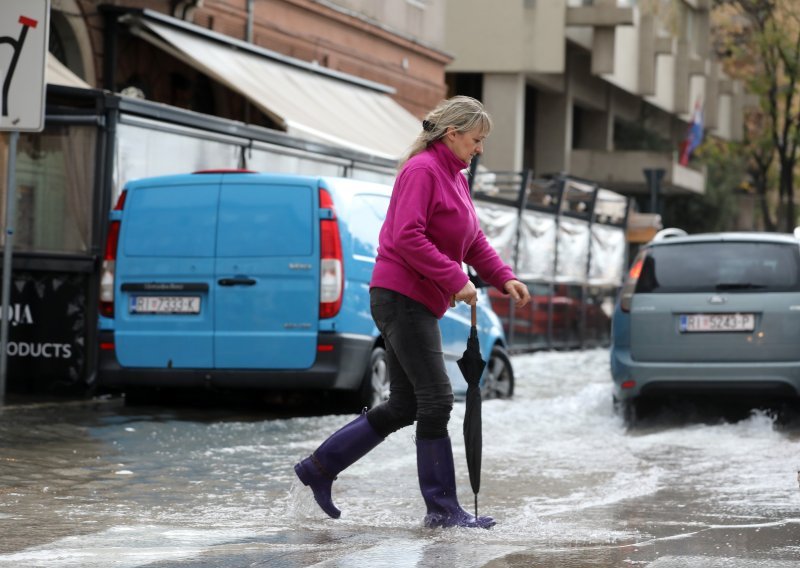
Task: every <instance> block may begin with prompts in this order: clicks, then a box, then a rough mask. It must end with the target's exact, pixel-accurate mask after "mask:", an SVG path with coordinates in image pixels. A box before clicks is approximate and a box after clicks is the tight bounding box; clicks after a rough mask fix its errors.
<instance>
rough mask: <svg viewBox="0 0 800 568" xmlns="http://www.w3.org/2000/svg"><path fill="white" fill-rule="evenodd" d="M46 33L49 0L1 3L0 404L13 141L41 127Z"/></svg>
mask: <svg viewBox="0 0 800 568" xmlns="http://www.w3.org/2000/svg"><path fill="white" fill-rule="evenodd" d="M49 34H50V0H0V80H2V85H0V131H4V130H6V131H10V132H11V134H10V136H9V139H8V171H7V172H6V173H7V183H6V223H5V227H4V236H5V241H4V242H3V277H2V289H1V290H0V312H2V318H1V319H0V404H2V403H3V402H4V399H5V391H6V374H7V371H8V361H7V358H8V357H7V352H6V349H7V346H8V310H7V309H5V306H8V305H9V304H10V301H9V300H10V297H11V270H12V263H11V257H12V254H13V250H14V225H15V222H16V211H17V209H16V204H17V182H16V179H15V171H16V168H17V141H18V140H19V133H20V131H27V132H40V131H42V130H43V129H44V103H45V78H44V74H45V67H46V63H47V42H48V39H49Z"/></svg>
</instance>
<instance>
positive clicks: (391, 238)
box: [295, 96, 530, 528]
mask: <svg viewBox="0 0 800 568" xmlns="http://www.w3.org/2000/svg"><path fill="white" fill-rule="evenodd" d="M491 127H492V122H491V118H490V117H489V115H488V114H487V113H486V111H485V110H484V108H483V105H482V104H481V103H480V102H479V101H477V100H475V99H473V98H470V97H465V96H456V97H453V98H451V99H448V100H445V101H442V102H441V103H440V104H439V105H438V106H437V107H436V108H435V109H433V110H432V111H431V112H430V113H428V115H427V116H426V117H425V120H423V121H422V131H421V132H420V134H419V136H418V137H417V140H416V141H415V143H414V145H413V146H412V147H411V150H410V151H409V155H408V157H407V158H406V160H405V161H404V162H403V164H402V165H401V168H400V171H399V173H398V175H397V178H396V180H395V184H394V189H393V190H392V197H391V201H390V203H389V209H388V211H387V214H386V219H385V221H384V224H383V227H382V228H381V232H380V237H379V246H378V255H377V259H376V263H375V269H374V271H373V275H372V280H371V282H370V306H371V310H372V317H373V319H374V320H375V325H376V326H377V327H378V330H379V331H380V332H381V335H382V336H383V340H384V343H385V346H386V364H387V370H388V373H389V381H390V385H389V388H390V394H389V399H388V400H387V401H386V402H384V403H383V404H380V405H378V406H376V407H375V408H372V409H370V410H369V411H368V412H365V413H363V414H361V415H360V416H359V417H358V418H356V419H355V420H354V421H352V422H350V423H349V424H347V425H345V426H344V427H343V428H342V429H340V430H338V431H337V432H335V433H334V434H333V435H332V436H331V437H330V438H328V439H327V440H326V441H325V442H323V443H322V445H321V446H320V447H319V448H318V449H317V450H316V451H315V452H314V453H313V454H312V455H311V456H309V457H308V458H306V459H304V460H302V461H301V462H300V463H298V464H297V465H295V472H296V473H297V476H298V477H299V478H300V480H301V481H302V482H303V484H304V485H308V486H310V487H311V489H312V491H313V492H314V498H315V499H316V501H317V503H318V504H319V506H320V507H321V508H322V509H323V511H325V512H326V513H327V514H328V515H329V516H331V517H333V518H338V517H339V515H340V511H339V509H337V508H336V506H335V505H334V504H333V501H332V499H331V485H332V483H333V481H334V480H335V479H336V476H337V475H338V474H339V473H340V472H341V471H343V470H344V469H345V468H347V467H349V466H350V465H352V464H353V463H355V462H356V461H358V460H359V459H361V458H362V457H363V456H364V455H366V454H367V453H368V452H369V451H370V450H372V449H373V448H374V447H375V446H377V445H378V444H379V443H380V442H382V441H383V440H384V438H386V436H388V435H389V434H391V433H392V432H395V431H396V430H399V429H400V428H403V427H404V426H409V425H411V424H413V423H414V422H415V421H416V423H417V426H416V445H417V473H418V476H419V485H420V490H421V492H422V497H423V499H424V501H425V504H426V506H427V515H426V516H425V521H424V522H425V525H426V526H429V527H451V526H462V527H481V528H489V527H491V526H493V525H494V524H495V521H494V519H493V518H492V517H484V516H480V517H475V516H473V515H471V514H469V513H468V512H467V511H465V510H464V509H462V508H461V505H460V504H459V502H458V498H457V496H456V483H455V469H454V464H453V450H452V446H451V443H450V437H449V435H448V431H447V424H448V421H449V420H450V412H451V411H452V408H453V391H452V387H451V385H450V380H449V378H448V376H447V374H446V372H445V363H444V357H443V352H442V341H441V333H440V331H439V319H441V318H442V316H444V314H445V312H446V311H447V308H448V306H455V303H456V302H459V301H461V302H465V303H467V304H469V305H474V304H475V303H476V302H477V290H476V288H475V286H474V285H473V284H472V282H470V280H469V278H468V277H467V275H466V273H465V272H464V270H463V266H462V263H464V262H466V263H467V264H469V265H470V266H472V267H473V268H475V270H476V271H477V272H478V275H479V276H480V277H481V278H482V279H483V280H485V281H486V282H488V283H490V284H491V285H493V286H495V287H496V288H498V289H499V290H502V291H504V292H505V293H507V294H508V295H510V296H511V297H512V298H513V299H514V301H515V302H516V305H517V306H518V307H522V306H524V305H525V304H527V303H528V301H529V300H530V294H529V292H528V287H527V286H526V285H525V284H523V283H522V282H520V281H519V280H517V278H516V276H514V273H513V272H512V270H511V268H509V267H508V266H507V265H505V264H504V263H503V262H502V260H501V259H500V257H499V256H498V255H497V253H496V252H495V251H494V249H492V247H491V246H490V245H489V242H488V241H487V240H486V237H485V235H484V234H483V232H482V231H481V229H480V225H479V223H478V218H477V215H476V213H475V208H474V206H473V204H472V200H471V198H470V194H469V186H468V184H467V180H466V177H465V176H464V173H463V170H464V169H465V168H467V167H468V166H469V164H470V162H471V161H472V159H473V158H474V157H475V156H476V155H478V154H481V153H482V152H483V141H484V139H485V138H486V137H487V136H488V134H489V132H490V130H491Z"/></svg>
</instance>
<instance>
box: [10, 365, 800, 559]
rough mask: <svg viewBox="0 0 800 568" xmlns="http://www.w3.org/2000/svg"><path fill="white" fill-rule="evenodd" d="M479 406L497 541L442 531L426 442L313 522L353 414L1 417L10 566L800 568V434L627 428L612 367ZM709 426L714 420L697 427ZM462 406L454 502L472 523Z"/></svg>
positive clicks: (758, 422) (62, 410) (400, 435)
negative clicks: (429, 506)
mask: <svg viewBox="0 0 800 568" xmlns="http://www.w3.org/2000/svg"><path fill="white" fill-rule="evenodd" d="M513 363H514V367H515V371H516V375H517V390H516V394H515V397H514V399H513V400H510V401H497V400H493V401H488V402H486V403H484V405H483V417H484V454H483V475H482V486H481V493H480V500H479V504H480V507H481V512H482V513H485V514H491V515H493V516H494V517H495V518H496V519H497V520H498V524H497V526H496V527H494V528H493V529H491V530H488V531H483V530H476V529H472V530H470V529H450V530H428V529H425V528H424V527H422V522H421V521H422V517H423V516H424V514H425V508H424V503H423V501H422V498H421V496H420V493H419V486H418V483H417V477H416V453H415V447H414V442H413V429H412V428H407V429H404V430H401V431H400V432H397V433H396V434H394V435H393V436H392V437H390V438H389V439H388V440H387V441H386V442H384V443H383V444H381V445H379V446H378V447H377V448H376V449H375V450H374V451H373V452H372V453H371V454H369V455H367V457H365V458H364V459H363V460H362V461H360V462H358V463H356V464H355V465H354V466H353V467H351V468H350V469H348V470H346V471H345V472H343V473H342V474H341V475H340V477H339V480H338V481H336V483H335V484H334V501H335V502H336V504H337V505H338V506H339V508H341V509H342V511H343V514H342V517H341V519H338V520H332V519H328V518H327V517H325V516H324V515H323V513H322V512H321V511H320V510H318V508H317V507H316V505H315V504H314V502H313V499H312V497H311V494H310V491H308V490H307V489H306V488H304V487H302V485H299V482H297V481H296V480H295V477H294V472H293V469H292V466H293V464H294V463H295V462H296V461H297V460H298V459H300V458H302V457H305V456H306V455H307V454H308V453H310V452H311V451H313V450H314V448H315V447H316V446H317V445H318V444H319V443H320V442H321V441H322V440H323V439H324V438H325V437H326V436H327V435H328V434H329V433H331V432H332V431H333V430H334V429H336V428H338V427H339V426H341V425H343V424H344V423H346V422H347V421H348V420H350V419H351V418H352V416H344V415H328V416H311V417H290V418H276V417H272V416H267V415H265V414H264V413H263V412H256V411H254V410H252V408H251V407H250V408H248V409H246V410H243V409H238V410H237V409H208V408H186V407H180V408H169V407H145V406H142V407H126V406H124V404H123V403H122V401H121V400H119V399H116V398H110V399H100V400H94V401H72V402H61V403H35V404H34V403H16V404H9V405H8V406H6V407H5V408H3V409H1V410H0V534H2V539H0V567H5V566H8V567H12V566H13V567H27V566H31V567H82V568H83V567H98V568H99V567H103V568H105V567H135V566H149V567H184V566H185V567H200V566H202V567H243V566H256V567H260V566H275V567H306V566H320V567H341V568H345V567H347V568H350V567H361V566H363V567H367V566H369V567H384V566H385V567H405V566H408V567H419V568H423V567H425V568H427V567H447V566H460V567H491V568H500V567H530V566H541V567H553V568H556V567H558V568H572V567H575V568H577V567H588V566H597V567H606V566H608V567H616V566H622V567H627V566H641V567H653V568H665V567H676V568H677V567H697V568H709V567H720V568H721V567H748V568H749V567H754V568H755V567H759V568H760V567H763V568H782V567H790V566H800V489H799V488H798V469H800V453H798V446H799V443H800V425H798V421H797V420H788V421H781V422H778V421H776V420H775V419H774V418H773V417H772V416H771V415H770V414H769V413H765V412H762V411H756V412H753V413H750V414H749V415H748V414H745V415H744V416H743V417H740V418H741V419H736V420H723V419H722V417H721V416H718V417H715V416H714V415H713V414H709V413H708V412H704V413H700V414H696V413H694V411H693V410H691V409H690V410H687V409H685V408H684V409H679V410H680V412H678V411H676V412H672V413H671V412H670V411H669V410H668V409H667V410H665V411H662V412H661V413H660V414H659V415H657V416H653V417H651V418H649V419H646V420H645V421H643V422H642V423H641V424H640V425H638V426H637V427H635V428H630V429H629V428H626V427H625V425H624V424H623V422H622V420H621V419H620V418H618V417H617V416H615V415H614V413H613V412H612V408H611V400H610V399H611V385H610V378H609V370H608V355H607V351H605V350H591V351H585V352H561V353H557V352H546V353H537V354H527V355H517V356H515V357H513ZM701 410H702V409H701ZM463 412H464V407H463V404H457V405H456V409H455V411H454V413H453V418H452V420H451V423H450V431H451V434H452V437H453V443H454V452H455V459H456V472H457V477H458V481H459V491H460V499H461V502H462V504H463V505H464V506H465V508H467V509H468V510H471V504H472V494H471V491H470V488H469V481H468V477H467V469H466V465H465V461H464V448H463V440H462V439H461V435H460V431H461V422H462V419H463Z"/></svg>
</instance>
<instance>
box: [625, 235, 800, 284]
mask: <svg viewBox="0 0 800 568" xmlns="http://www.w3.org/2000/svg"><path fill="white" fill-rule="evenodd" d="M798 266H800V253H799V252H798V247H797V246H796V245H788V244H779V243H760V242H730V241H729V242H715V243H692V244H679V245H677V244H675V245H663V246H655V247H653V248H652V249H651V250H650V251H648V253H647V256H646V257H645V261H644V264H643V266H642V273H641V275H640V277H639V281H638V283H637V286H636V293H637V294H638V293H647V292H651V293H670V292H725V293H739V292H745V293H747V292H788V291H797V290H800V282H798Z"/></svg>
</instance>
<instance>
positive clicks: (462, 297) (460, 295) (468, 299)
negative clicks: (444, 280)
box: [450, 280, 478, 308]
mask: <svg viewBox="0 0 800 568" xmlns="http://www.w3.org/2000/svg"><path fill="white" fill-rule="evenodd" d="M456 302H464V303H465V304H468V305H470V306H474V305H475V304H477V303H478V290H477V288H475V284H473V283H472V282H471V281H469V280H467V283H466V284H464V287H463V288H461V290H459V291H458V292H456V293H455V294H453V297H452V298H451V299H450V307H451V308H454V307H455V305H456Z"/></svg>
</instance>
